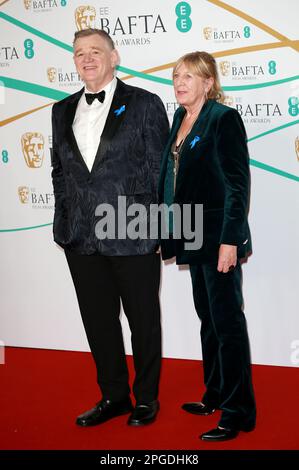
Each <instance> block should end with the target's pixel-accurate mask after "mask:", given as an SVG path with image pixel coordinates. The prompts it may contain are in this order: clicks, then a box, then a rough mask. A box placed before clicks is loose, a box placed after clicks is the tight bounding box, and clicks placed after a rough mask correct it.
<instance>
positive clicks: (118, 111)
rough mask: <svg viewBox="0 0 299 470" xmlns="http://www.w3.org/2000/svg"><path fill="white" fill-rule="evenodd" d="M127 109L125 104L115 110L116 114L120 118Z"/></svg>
mask: <svg viewBox="0 0 299 470" xmlns="http://www.w3.org/2000/svg"><path fill="white" fill-rule="evenodd" d="M125 109H126V105H124V104H123V105H122V106H121V107H120V108H118V109H115V110H114V113H115V115H116V116H117V117H118V116H120V114H121V113H123V112H124V110H125Z"/></svg>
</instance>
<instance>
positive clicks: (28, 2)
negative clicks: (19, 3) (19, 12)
mask: <svg viewBox="0 0 299 470" xmlns="http://www.w3.org/2000/svg"><path fill="white" fill-rule="evenodd" d="M31 3H32V0H24V7H25V8H26V10H30V8H31Z"/></svg>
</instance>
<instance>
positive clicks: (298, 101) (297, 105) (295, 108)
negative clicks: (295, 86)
mask: <svg viewBox="0 0 299 470" xmlns="http://www.w3.org/2000/svg"><path fill="white" fill-rule="evenodd" d="M288 104H289V114H290V115H291V116H297V115H298V114H299V98H298V97H297V96H291V97H290V98H289V99H288Z"/></svg>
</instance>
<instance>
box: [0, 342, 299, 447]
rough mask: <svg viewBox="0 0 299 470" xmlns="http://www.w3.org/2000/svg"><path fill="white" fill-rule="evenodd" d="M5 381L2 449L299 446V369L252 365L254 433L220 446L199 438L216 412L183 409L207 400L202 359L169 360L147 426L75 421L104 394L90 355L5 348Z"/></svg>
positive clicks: (0, 398) (0, 372) (0, 406)
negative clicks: (157, 402)
mask: <svg viewBox="0 0 299 470" xmlns="http://www.w3.org/2000/svg"><path fill="white" fill-rule="evenodd" d="M128 362H129V367H130V373H131V376H132V374H133V367H132V358H131V357H129V358H128ZM0 378H1V389H0V413H1V425H0V449H78V450H79V449H97V450H99V449H105V450H114V449H122V450H123V449H128V450H130V449H156V450H158V449H171V450H175V449H177V450H178V449H179V450H184V449H189V450H190V449H195V450H215V449H218V450H219V449H234V450H237V449H240V450H243V449H248V450H250V449H254V450H257V449H281V450H282V449H299V406H298V385H299V370H298V369H297V368H288V367H270V366H254V367H253V378H254V384H255V391H256V398H257V409H258V420H257V427H256V430H255V431H254V432H251V433H247V434H246V433H240V435H239V437H238V438H237V439H235V440H232V441H227V442H223V443H217V444H216V443H214V444H211V443H204V442H202V441H200V440H199V439H198V435H199V434H200V433H202V432H204V431H207V430H208V429H210V428H211V427H214V425H215V424H216V423H217V419H218V416H219V415H218V413H217V414H214V415H213V416H209V417H199V416H194V415H190V414H188V413H185V412H184V411H182V410H181V409H180V405H181V404H182V403H183V402H184V401H192V400H195V401H196V400H199V399H200V397H201V393H202V391H203V386H202V384H201V381H202V368H201V363H199V362H198V361H183V360H175V359H164V360H163V369H162V377H161V386H160V403H161V411H160V414H159V416H158V419H157V421H156V422H155V423H153V424H151V425H149V426H147V427H144V428H132V427H129V426H127V424H126V420H127V416H121V417H118V418H115V419H113V420H111V421H110V422H107V423H105V424H103V425H100V426H97V427H94V428H86V429H81V428H79V427H77V426H76V425H75V424H74V422H75V418H76V416H77V415H78V414H80V413H82V412H83V411H86V410H87V409H89V408H91V407H93V406H94V404H95V402H96V401H98V400H99V398H100V397H99V392H98V388H97V385H96V379H95V369H94V365H93V361H92V358H91V355H90V354H88V353H80V352H64V351H49V350H39V349H24V348H6V363H5V364H4V365H0Z"/></svg>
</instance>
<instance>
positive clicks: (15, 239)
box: [0, 0, 299, 366]
mask: <svg viewBox="0 0 299 470" xmlns="http://www.w3.org/2000/svg"><path fill="white" fill-rule="evenodd" d="M298 17H299V4H298V1H297V0H284V1H281V0H227V1H225V2H222V1H218V0H189V1H181V2H180V1H173V0H163V1H161V0H151V1H147V0H139V1H138V2H136V0H126V1H125V2H123V1H121V0H101V1H96V0H90V1H88V2H86V1H84V0H74V1H73V0H72V1H71V0H24V1H23V0H0V113H1V114H0V174H1V184H0V200H1V205H0V207H1V209H0V243H1V261H0V266H1V268H0V269H1V273H0V274H1V279H0V283H1V284H0V285H1V300H0V303H1V312H0V341H2V343H3V344H4V345H10V346H24V347H38V348H53V349H68V350H88V345H87V341H86V339H85V334H84V331H83V326H82V324H81V319H80V314H79V310H78V306H77V301H76V297H75V292H74V289H73V285H72V281H71V278H70V274H69V272H68V268H67V265H66V261H65V258H64V253H63V251H62V250H61V249H60V248H59V247H57V246H56V245H55V244H54V242H53V239H52V221H53V212H54V198H53V189H52V184H51V163H50V153H51V146H52V137H51V120H50V118H51V107H52V104H53V103H54V102H55V101H57V100H60V99H62V98H64V97H66V96H68V95H69V94H71V93H74V92H76V91H78V90H79V89H80V88H81V87H82V82H81V80H80V77H79V76H78V74H77V72H76V70H75V67H74V64H73V59H72V40H73V35H74V32H75V31H76V30H81V29H84V28H88V27H97V28H102V29H104V30H105V31H107V32H108V33H109V34H110V35H111V36H112V38H113V40H114V41H115V44H116V47H117V48H118V50H119V53H120V56H121V62H120V65H119V67H118V72H117V75H118V77H119V78H121V79H122V80H125V81H126V83H129V84H131V85H136V86H139V87H142V88H146V89H147V90H150V91H152V92H154V93H157V94H158V95H159V96H160V97H161V99H162V100H163V103H164V105H165V108H166V110H167V113H168V116H169V120H170V122H171V121H172V118H173V114H174V112H175V110H176V108H177V103H176V102H175V98H174V93H173V89H172V82H171V73H172V67H173V64H174V62H175V61H176V60H177V59H178V58H179V57H180V56H181V55H183V54H185V53H187V52H191V51H194V50H205V51H208V52H210V53H212V54H213V55H214V57H215V58H216V60H217V64H218V67H219V74H220V79H221V82H222V85H223V88H224V91H225V103H226V104H227V105H228V106H231V107H234V108H236V109H237V110H238V112H239V113H240V115H241V117H242V119H243V121H244V124H245V126H246V129H247V134H248V145H249V150H250V159H251V160H250V163H251V174H252V178H251V206H250V224H251V229H252V236H253V255H252V256H251V257H250V258H249V260H248V262H247V263H246V264H245V265H244V280H243V288H244V298H245V312H246V316H247V322H248V328H249V334H250V340H251V349H252V361H253V362H254V363H259V364H273V365H284V366H298V365H299V315H298V312H299V309H298V291H299V288H298V286H299V282H298V280H299V242H298V240H299V237H298V233H299V232H298V229H299V221H298V214H299V194H298V189H299V184H298V183H299V128H298V123H299V75H298V73H299V38H298ZM161 304H162V322H163V351H164V356H165V357H175V358H191V359H194V358H200V357H201V351H200V344H199V343H200V341H199V329H200V325H199V321H198V319H197V317H196V313H195V310H194V307H193V302H192V295H191V285H190V279H189V272H188V269H187V267H182V268H180V269H178V268H177V266H175V264H174V263H166V264H164V266H163V273H162V286H161ZM100 308H101V292H99V309H100ZM122 322H123V328H124V335H125V342H126V350H127V352H128V353H130V352H131V347H130V333H129V329H128V325H127V322H126V319H125V317H124V315H122Z"/></svg>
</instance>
